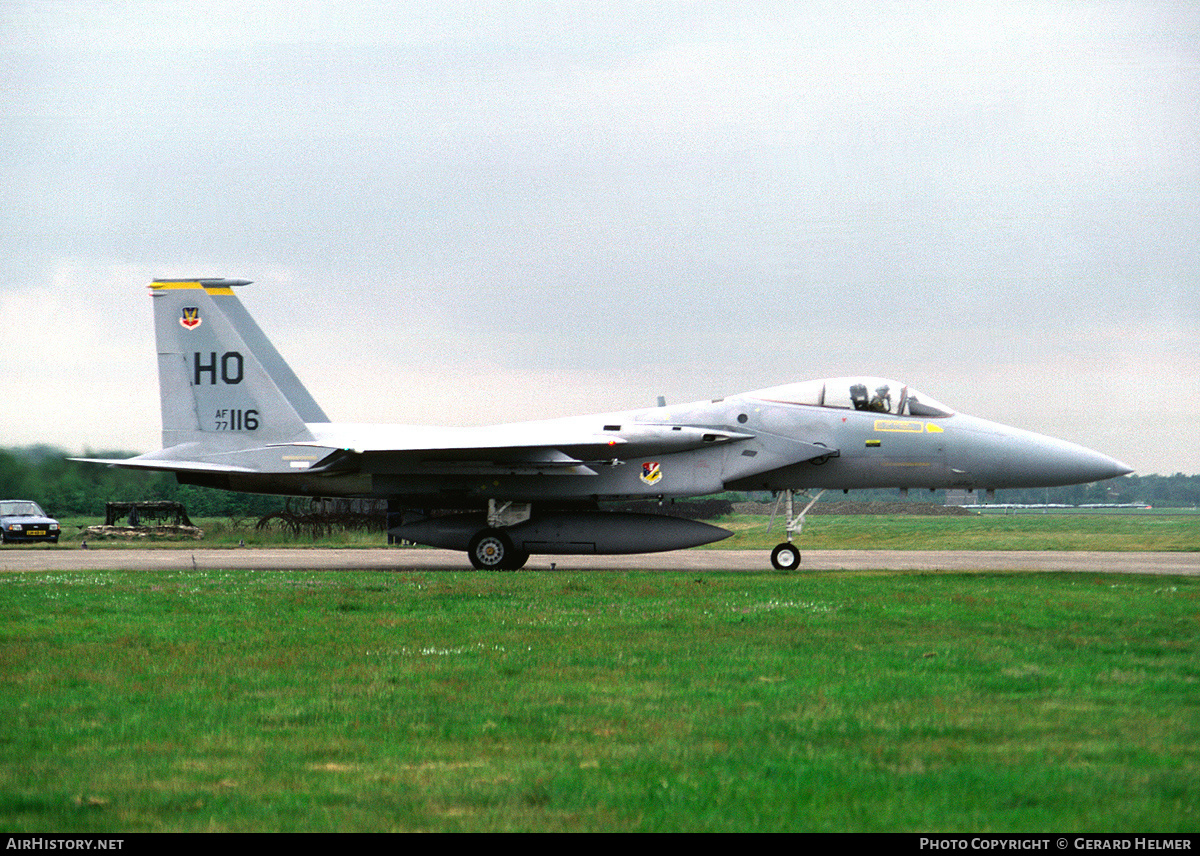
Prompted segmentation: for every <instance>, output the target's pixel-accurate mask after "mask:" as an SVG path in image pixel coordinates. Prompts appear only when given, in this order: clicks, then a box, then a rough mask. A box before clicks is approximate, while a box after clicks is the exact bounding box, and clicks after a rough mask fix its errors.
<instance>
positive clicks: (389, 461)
mask: <svg viewBox="0 0 1200 856" xmlns="http://www.w3.org/2000/svg"><path fill="white" fill-rule="evenodd" d="M312 427H313V428H314V435H315V438H314V440H312V441H311V442H309V443H307V444H296V445H310V446H313V447H318V448H326V449H328V448H334V449H336V450H337V451H335V452H332V453H331V454H329V455H328V456H326V457H325V458H323V459H322V460H321V461H319V462H317V463H316V464H314V465H313V466H312V468H311V470H310V471H312V472H330V473H335V472H350V471H355V470H368V471H372V472H396V473H401V472H425V471H443V472H448V473H458V474H471V475H475V474H490V473H509V474H514V473H522V474H554V475H595V474H596V471H595V470H594V469H593V468H592V467H593V466H600V465H609V464H613V463H617V462H620V461H623V460H626V459H628V458H632V457H644V456H648V455H665V454H669V453H672V452H681V451H687V450H689V449H695V448H702V447H704V446H709V445H715V444H719V443H727V442H732V441H735V440H742V439H749V438H750V437H752V436H753V435H750V434H741V433H736V432H729V431H715V430H711V429H704V428H696V427H693V426H675V425H644V424H630V425H628V426H620V425H609V426H607V429H612V430H607V429H606V430H602V431H600V432H596V431H589V430H577V429H573V428H568V427H566V426H561V425H554V424H553V423H550V424H546V423H525V424H520V425H499V426H491V427H487V428H426V427H423V426H405V427H402V428H398V427H396V426H378V427H376V426H357V427H349V426H330V427H329V428H328V429H326V428H325V427H324V426H312Z"/></svg>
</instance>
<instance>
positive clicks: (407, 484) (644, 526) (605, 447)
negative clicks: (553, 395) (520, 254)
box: [79, 279, 1131, 569]
mask: <svg viewBox="0 0 1200 856" xmlns="http://www.w3.org/2000/svg"><path fill="white" fill-rule="evenodd" d="M247 284H248V283H247V282H245V281H243V280H226V279H197V280H155V281H154V282H153V283H151V285H150V294H151V296H152V297H153V298H154V320H155V332H156V339H157V344H158V373H159V390H160V397H161V404H162V427H163V435H162V443H163V448H162V449H161V450H160V451H157V452H152V453H150V454H145V455H139V456H137V457H135V458H129V459H120V460H114V459H79V460H89V461H92V462H95V463H105V464H111V465H115V466H120V467H132V468H139V469H149V470H165V471H168V472H174V473H175V475H176V477H177V478H178V479H179V481H180V482H182V483H187V484H198V485H205V486H208V487H215V488H222V489H225V490H234V491H243V492H248V493H267V494H281V495H291V496H314V497H358V498H382V499H386V500H387V501H388V505H389V509H390V510H391V511H392V512H393V514H394V515H395V516H396V517H397V518H398V519H399V521H400V522H399V523H398V525H396V526H394V527H393V528H392V529H391V530H390V531H391V532H392V533H393V534H395V535H397V536H399V537H402V538H405V539H408V540H411V541H415V542H417V543H421V544H427V545H430V546H435V547H445V548H450V549H457V550H465V551H466V552H467V553H468V556H469V558H470V560H471V563H472V564H473V565H474V566H475V567H477V568H494V569H516V568H519V567H521V566H522V565H523V564H524V563H525V561H526V559H528V557H529V555H530V554H533V553H548V554H571V553H574V554H578V553H642V552H653V551H659V550H676V549H682V548H686V547H694V546H698V545H700V544H706V543H710V542H712V541H717V540H720V539H721V538H725V537H728V535H729V534H730V533H729V532H727V531H725V530H724V529H720V528H718V527H716V526H710V525H708V524H706V523H699V522H696V521H692V520H684V519H681V518H676V517H670V516H666V515H660V514H635V513H630V512H615V511H605V510H603V505H602V503H604V502H605V501H608V500H629V499H655V498H656V499H663V498H666V497H689V496H699V495H704V494H711V493H716V492H720V491H725V490H767V491H773V492H776V493H778V494H779V496H780V501H781V502H786V506H785V513H786V516H787V520H788V526H787V532H788V535H787V540H786V541H785V542H784V543H781V544H780V545H779V546H777V547H776V548H775V550H774V551H773V553H772V563H773V564H774V565H775V566H776V567H779V568H786V567H792V566H794V565H795V564H796V563H798V562H799V560H800V554H799V552H798V551H797V550H796V548H795V547H794V545H793V544H792V543H791V540H792V539H791V536H792V534H793V533H794V532H796V531H798V529H799V526H800V524H801V523H802V521H803V517H804V514H805V513H806V512H807V507H806V508H805V509H804V510H802V511H801V512H800V513H799V514H795V513H794V509H793V508H792V503H793V494H794V493H795V492H797V491H807V490H810V489H819V490H825V489H831V488H832V489H844V490H849V489H853V488H874V487H894V488H901V489H906V488H928V489H930V490H933V489H937V488H968V489H983V490H994V489H996V488H1010V487H1042V486H1054V485H1064V484H1078V483H1082V482H1089V481H1097V480H1100V479H1106V478H1112V477H1114V476H1119V475H1123V474H1125V473H1128V472H1130V471H1131V470H1130V468H1129V467H1127V466H1126V465H1125V464H1122V463H1121V462H1120V461H1116V460H1114V459H1112V458H1110V457H1108V456H1106V455H1102V454H1100V453H1099V452H1093V451H1091V450H1090V449H1085V448H1083V447H1082V446H1077V445H1075V444H1072V443H1067V442H1064V441H1062V440H1055V439H1052V438H1050V437H1046V436H1043V435H1040V434H1034V433H1031V432H1028V431H1022V430H1020V429H1017V428H1010V427H1008V426H1005V425H1000V424H998V423H995V422H988V421H986V420H983V419H977V418H975V417H971V416H966V415H964V414H961V413H955V412H954V411H953V410H951V409H950V408H948V407H946V406H944V405H942V404H940V403H939V402H937V401H935V400H933V399H931V398H929V397H928V396H926V395H925V394H924V393H921V392H919V391H917V390H915V389H913V388H912V387H909V386H906V385H904V384H902V383H897V382H895V381H891V380H887V379H885V378H878V377H849V378H831V379H826V380H815V381H804V382H801V383H790V384H785V385H783V386H776V387H771V388H769V389H762V390H757V391H754V392H747V393H742V394H740V395H733V396H728V397H726V398H718V399H715V400H712V401H700V402H694V403H691V404H682V405H674V406H671V407H667V406H665V405H660V406H659V407H650V408H643V409H639V410H626V411H621V412H616V413H600V414H595V415H590V416H576V417H569V418H564V419H548V420H542V421H535V422H521V423H510V424H503V425H493V426H487V427H479V428H436V427H428V426H414V425H349V424H338V423H333V422H330V421H329V418H328V417H327V416H326V415H325V412H324V411H323V410H322V409H321V408H320V406H319V405H318V404H317V403H316V401H315V400H314V399H313V397H312V396H311V395H310V394H309V393H308V390H307V389H305V388H304V385H303V384H302V383H301V382H300V380H299V379H298V378H297V377H296V375H295V373H294V372H293V371H292V370H291V368H289V367H288V365H287V363H286V362H285V361H284V359H283V357H281V356H280V354H279V352H278V351H277V350H276V349H275V347H274V346H273V345H272V344H271V343H270V341H269V340H268V339H267V337H266V336H265V335H264V334H263V332H262V331H261V330H260V329H259V327H258V325H257V324H255V322H254V320H253V319H252V318H251V317H250V315H249V313H248V312H246V310H245V308H244V307H243V306H242V304H241V302H240V301H239V300H238V298H237V296H236V295H235V293H234V288H236V287H239V286H244V285H247ZM809 507H811V502H810V503H809Z"/></svg>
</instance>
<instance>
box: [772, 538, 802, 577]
mask: <svg viewBox="0 0 1200 856" xmlns="http://www.w3.org/2000/svg"><path fill="white" fill-rule="evenodd" d="M771 565H772V567H774V568H775V570H777V571H790V570H792V569H793V568H798V567H800V551H799V550H797V549H796V548H795V547H794V546H793V545H792V544H791V543H790V542H788V541H784V542H783V543H782V544H780V545H779V546H777V547H776V548H775V549H774V550H772V551H771Z"/></svg>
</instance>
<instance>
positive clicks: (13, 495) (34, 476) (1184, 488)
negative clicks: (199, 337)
mask: <svg viewBox="0 0 1200 856" xmlns="http://www.w3.org/2000/svg"><path fill="white" fill-rule="evenodd" d="M132 454H133V453H131V452H99V453H92V452H89V453H87V457H102V458H125V457H130V456H131V455H132ZM67 457H68V456H67V453H66V452H63V451H62V450H61V449H56V448H54V447H51V446H27V447H22V448H10V449H0V499H32V500H34V501H36V502H37V503H38V504H39V505H41V506H42V507H43V508H44V509H45V510H46V512H47V513H48V514H51V515H53V516H56V517H99V518H101V519H103V517H104V506H105V503H108V502H124V501H137V502H148V501H154V500H171V501H174V502H179V503H182V504H183V505H184V506H185V507H186V508H187V511H188V514H189V515H191V516H192V517H240V516H261V515H264V514H269V513H271V512H273V511H277V510H279V509H281V508H283V506H284V502H285V500H284V499H283V498H282V497H277V496H259V495H256V494H241V493H232V492H230V491H223V490H214V489H212V488H204V487H196V486H194V485H181V484H178V483H177V482H176V481H175V476H174V475H173V474H171V473H159V472H151V471H147V470H126V469H120V468H118V467H105V466H100V465H97V464H83V463H78V462H75V461H68V460H67ZM851 496H852V498H854V499H858V500H875V499H888V500H895V499H896V491H894V490H888V491H882V490H861V491H859V490H856V491H853V492H852V493H851ZM841 498H844V497H843V496H842V493H841V491H830V492H829V493H827V494H826V495H825V497H823V499H828V500H830V501H836V500H838V499H841ZM944 498H945V491H937V492H936V493H934V494H930V493H929V492H928V491H921V490H913V491H911V493H910V497H909V499H910V501H913V502H937V503H941V502H943V501H944ZM994 501H995V502H1013V503H1043V502H1045V503H1061V504H1065V505H1083V504H1087V503H1101V502H1112V503H1135V502H1136V503H1146V504H1148V505H1153V506H1159V507H1166V508H1193V507H1197V506H1200V475H1192V476H1188V475H1184V474H1183V473H1175V474H1174V475H1169V476H1163V475H1148V476H1137V475H1130V476H1122V477H1121V478H1117V479H1109V480H1108V481H1103V482H1096V483H1094V484H1083V485H1071V486H1069V487H1058V488H1027V489H1022V490H999V491H996V498H995V500H994Z"/></svg>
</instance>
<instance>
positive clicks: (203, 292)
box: [150, 279, 329, 448]
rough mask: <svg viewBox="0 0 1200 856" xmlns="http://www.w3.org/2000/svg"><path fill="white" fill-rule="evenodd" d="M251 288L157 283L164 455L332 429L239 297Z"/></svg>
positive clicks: (225, 282)
mask: <svg viewBox="0 0 1200 856" xmlns="http://www.w3.org/2000/svg"><path fill="white" fill-rule="evenodd" d="M241 285H249V283H248V282H246V281H245V280H229V279H198V280H155V281H154V282H152V283H151V284H150V294H151V297H153V298H154V330H155V337H156V339H157V341H158V384H159V394H160V397H161V400H162V441H163V448H170V447H171V446H176V445H179V444H181V443H188V442H197V441H211V440H213V439H216V438H217V437H218V436H219V437H228V438H230V439H233V438H239V439H242V440H246V439H252V440H253V441H254V442H255V443H260V444H267V443H281V442H290V441H293V440H301V439H310V438H311V436H312V435H311V434H310V433H309V431H308V429H307V428H306V427H305V424H304V423H305V421H306V420H308V421H313V422H328V421H329V420H328V419H327V418H326V416H325V414H324V412H322V410H321V408H320V407H319V406H317V403H316V402H315V401H314V400H313V398H312V396H311V395H309V393H308V390H306V389H305V388H304V386H303V384H301V383H300V381H299V379H297V377H296V375H295V374H294V373H293V372H292V370H291V369H290V368H288V365H287V363H285V362H284V360H283V357H281V356H280V355H279V352H278V351H276V350H275V348H274V347H273V346H272V345H271V343H270V342H269V341H268V340H267V337H266V336H265V335H263V332H262V330H260V329H259V328H258V325H257V324H255V323H254V320H253V319H252V318H251V317H250V315H249V313H248V312H246V310H245V308H244V307H243V306H242V304H241V302H240V301H239V300H238V299H237V297H236V296H235V295H234V293H233V288H234V286H241Z"/></svg>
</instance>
